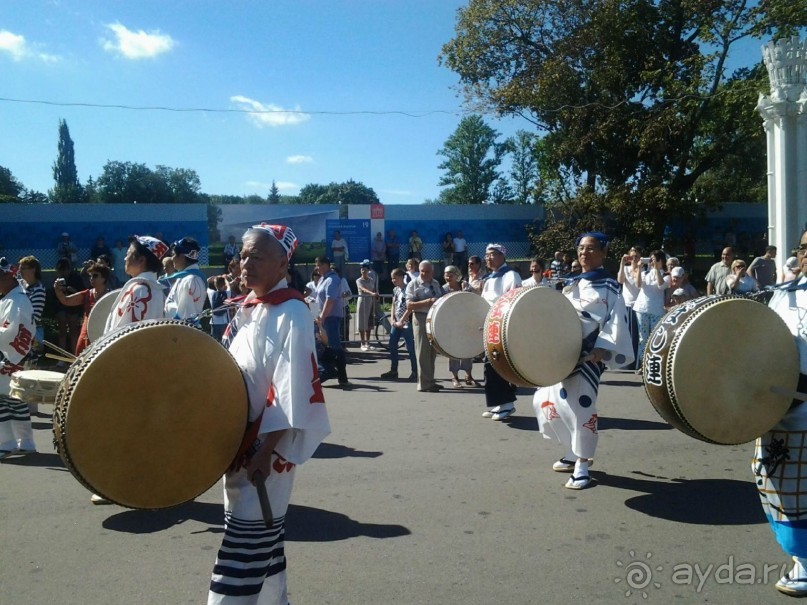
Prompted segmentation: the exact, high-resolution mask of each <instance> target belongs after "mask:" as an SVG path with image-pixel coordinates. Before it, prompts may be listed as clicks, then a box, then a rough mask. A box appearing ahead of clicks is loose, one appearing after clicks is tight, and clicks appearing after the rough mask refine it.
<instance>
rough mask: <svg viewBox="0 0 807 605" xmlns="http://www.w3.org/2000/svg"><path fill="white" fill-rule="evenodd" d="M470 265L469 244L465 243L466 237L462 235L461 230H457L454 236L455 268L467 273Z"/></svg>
mask: <svg viewBox="0 0 807 605" xmlns="http://www.w3.org/2000/svg"><path fill="white" fill-rule="evenodd" d="M467 265H468V242H466V241H465V236H463V234H462V230H461V229H457V234H456V235H455V236H454V266H456V267H457V268H458V269H459V270H460V271H462V272H466V271H467Z"/></svg>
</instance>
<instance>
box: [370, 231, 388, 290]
mask: <svg viewBox="0 0 807 605" xmlns="http://www.w3.org/2000/svg"><path fill="white" fill-rule="evenodd" d="M370 257H371V258H372V260H373V271H375V274H376V275H377V276H378V279H381V276H382V275H383V274H384V261H385V260H386V258H387V243H386V242H385V241H384V236H383V235H382V234H381V232H380V231H379V232H378V233H376V234H375V239H374V240H373V245H372V247H371V250H370Z"/></svg>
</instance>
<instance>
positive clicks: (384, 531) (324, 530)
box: [286, 504, 411, 542]
mask: <svg viewBox="0 0 807 605" xmlns="http://www.w3.org/2000/svg"><path fill="white" fill-rule="evenodd" d="M410 533H411V532H410V531H409V530H408V529H407V528H405V527H404V526H402V525H379V524H375V523H360V522H358V521H354V520H353V519H351V518H350V517H348V516H347V515H343V514H342V513H335V512H332V511H327V510H322V509H319V508H311V507H310V506H297V505H294V504H292V505H291V506H289V511H288V513H286V540H289V541H294V542H336V541H338V540H347V539H348V538H358V537H360V536H367V537H368V538H399V537H401V536H408V535H409V534H410Z"/></svg>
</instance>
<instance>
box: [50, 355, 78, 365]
mask: <svg viewBox="0 0 807 605" xmlns="http://www.w3.org/2000/svg"><path fill="white" fill-rule="evenodd" d="M45 357H47V358H48V359H58V360H59V361H66V362H67V363H73V362H74V361H75V360H76V358H75V357H62V356H61V355H54V354H53V353H45Z"/></svg>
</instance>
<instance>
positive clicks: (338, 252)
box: [331, 230, 350, 276]
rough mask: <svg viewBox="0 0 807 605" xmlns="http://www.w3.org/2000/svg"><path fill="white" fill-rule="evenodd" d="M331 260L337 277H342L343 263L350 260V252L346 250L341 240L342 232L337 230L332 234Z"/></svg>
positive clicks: (345, 245)
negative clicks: (337, 272) (337, 273)
mask: <svg viewBox="0 0 807 605" xmlns="http://www.w3.org/2000/svg"><path fill="white" fill-rule="evenodd" d="M331 258H332V259H333V268H334V269H336V270H337V271H339V275H342V276H344V274H345V263H346V262H347V261H348V259H349V258H350V252H349V251H348V249H347V242H346V241H345V240H344V239H342V232H341V231H339V230H337V231H334V232H333V241H332V242H331Z"/></svg>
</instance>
